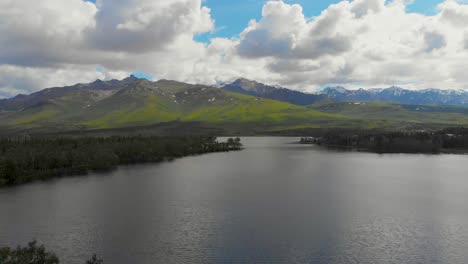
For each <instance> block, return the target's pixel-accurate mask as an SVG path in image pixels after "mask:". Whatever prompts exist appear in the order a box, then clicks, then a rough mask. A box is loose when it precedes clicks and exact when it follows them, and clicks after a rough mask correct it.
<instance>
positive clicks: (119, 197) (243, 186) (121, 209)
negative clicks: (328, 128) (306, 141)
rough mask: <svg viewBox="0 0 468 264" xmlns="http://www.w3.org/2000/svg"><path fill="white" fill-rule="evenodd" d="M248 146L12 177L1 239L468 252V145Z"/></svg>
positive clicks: (327, 255) (202, 256)
mask: <svg viewBox="0 0 468 264" xmlns="http://www.w3.org/2000/svg"><path fill="white" fill-rule="evenodd" d="M297 140H298V139H296V138H271V137H270V138H269V137H265V138H243V139H242V141H243V143H244V145H245V149H244V150H242V151H238V152H229V153H213V154H207V155H202V156H194V157H187V158H183V159H178V160H175V161H173V162H167V163H161V164H145V165H136V166H123V167H119V168H118V169H117V170H115V171H112V172H108V173H96V174H91V175H89V176H82V177H72V178H64V179H58V180H52V181H48V182H45V183H33V184H27V185H23V186H19V187H14V188H8V189H0V246H16V245H17V244H22V245H25V244H26V243H27V242H28V241H30V240H32V239H34V238H35V239H37V240H38V241H39V242H40V243H44V244H45V245H46V247H47V248H48V249H50V250H52V251H54V252H55V253H57V255H58V256H59V257H60V258H61V260H62V263H65V264H84V262H85V260H86V259H89V258H90V256H91V255H92V254H93V253H97V254H98V256H99V257H102V258H103V259H104V263H106V264H154V263H339V264H350V263H369V264H370V263H372V264H374V263H380V264H382V263H450V264H454V263H460V264H461V263H468V156H462V155H434V156H432V155H407V154H405V155H400V154H391V155H378V154H372V153H355V152H339V151H331V150H330V151H329V150H325V149H321V148H319V147H317V146H311V145H299V144H291V143H292V142H294V141H297Z"/></svg>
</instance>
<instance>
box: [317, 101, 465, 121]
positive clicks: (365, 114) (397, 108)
mask: <svg viewBox="0 0 468 264" xmlns="http://www.w3.org/2000/svg"><path fill="white" fill-rule="evenodd" d="M309 108H312V109H315V110H317V111H321V112H325V113H330V114H339V115H343V116H347V117H349V118H355V119H363V120H368V121H369V122H371V121H372V120H386V121H388V122H394V123H413V124H445V125H447V126H450V125H451V126H460V125H464V126H466V125H468V108H467V107H457V106H428V105H426V106H421V105H401V104H393V103H383V102H332V103H318V104H315V105H311V106H309Z"/></svg>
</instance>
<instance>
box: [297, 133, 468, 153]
mask: <svg viewBox="0 0 468 264" xmlns="http://www.w3.org/2000/svg"><path fill="white" fill-rule="evenodd" d="M301 142H302V143H305V144H308V143H312V144H318V145H323V146H327V147H338V148H346V149H356V150H367V151H372V152H377V153H450V152H452V153H461V152H464V153H466V152H468V129H467V128H463V127H458V128H447V129H443V130H439V131H406V132H376V131H362V130H360V131H351V130H346V131H345V130H343V131H340V130H333V131H328V132H327V133H324V134H323V135H320V136H318V137H310V138H302V139H301Z"/></svg>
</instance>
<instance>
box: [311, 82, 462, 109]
mask: <svg viewBox="0 0 468 264" xmlns="http://www.w3.org/2000/svg"><path fill="white" fill-rule="evenodd" d="M320 94H322V95H325V96H327V97H328V98H330V99H334V100H337V101H351V102H352V101H363V102H388V103H398V104H411V105H454V106H468V91H465V90H440V89H424V90H407V89H403V88H400V87H396V86H392V87H389V88H384V89H367V90H366V89H358V90H348V89H345V88H343V87H327V88H325V89H324V90H322V91H321V92H320Z"/></svg>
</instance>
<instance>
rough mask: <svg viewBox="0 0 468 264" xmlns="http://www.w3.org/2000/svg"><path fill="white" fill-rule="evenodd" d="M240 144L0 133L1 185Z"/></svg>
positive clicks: (212, 140) (206, 138) (196, 139)
mask: <svg viewBox="0 0 468 264" xmlns="http://www.w3.org/2000/svg"><path fill="white" fill-rule="evenodd" d="M241 147H242V144H241V142H240V139H239V138H236V139H228V140H227V142H218V141H217V140H216V138H215V137H209V136H204V137H203V136H202V137H107V138H97V137H80V138H15V139H11V138H10V139H0V186H6V185H15V184H21V183H25V182H30V181H33V180H44V179H48V178H52V177H61V176H66V175H78V174H86V173H88V172H91V171H101V170H109V169H113V168H115V167H116V166H117V165H121V164H133V163H142V162H161V161H165V160H172V159H175V158H179V157H184V156H188V155H196V154H202V153H208V152H221V151H230V150H238V149H240V148H241Z"/></svg>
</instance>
